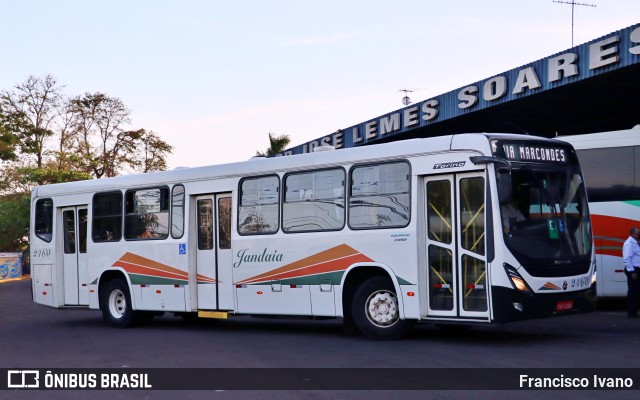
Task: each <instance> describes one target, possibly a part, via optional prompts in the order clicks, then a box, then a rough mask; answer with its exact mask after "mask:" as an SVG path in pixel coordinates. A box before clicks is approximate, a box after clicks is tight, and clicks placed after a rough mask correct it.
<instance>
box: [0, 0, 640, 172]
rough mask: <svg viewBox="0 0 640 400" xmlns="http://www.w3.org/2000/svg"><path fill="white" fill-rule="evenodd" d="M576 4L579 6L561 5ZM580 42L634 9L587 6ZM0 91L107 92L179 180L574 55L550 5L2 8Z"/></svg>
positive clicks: (35, 2)
mask: <svg viewBox="0 0 640 400" xmlns="http://www.w3.org/2000/svg"><path fill="white" fill-rule="evenodd" d="M568 1H569V2H571V0H568ZM578 2H579V3H588V4H593V5H595V6H596V7H590V6H577V5H576V6H575V8H574V18H573V21H574V28H573V32H574V45H576V46H577V45H579V44H582V43H585V42H588V41H590V40H593V39H596V38H598V37H600V36H603V35H606V34H608V33H611V32H613V31H617V30H620V29H623V28H626V27H628V26H630V25H633V24H635V23H637V22H639V21H638V19H639V17H640V0H584V1H582V0H580V1H578ZM0 7H1V8H0V10H1V11H0V43H2V45H1V46H0V49H1V50H0V51H1V52H2V55H1V56H0V89H11V87H13V86H15V85H16V84H18V83H22V82H24V81H25V80H26V78H27V77H28V76H31V75H33V76H44V75H47V74H50V75H53V76H54V77H55V78H56V79H57V81H58V82H59V83H60V84H61V85H64V86H65V87H64V93H65V94H66V95H67V96H71V97H74V96H77V95H81V94H84V93H85V92H90V93H95V92H101V93H106V94H108V95H109V96H112V97H117V98H119V99H121V100H122V101H123V102H124V103H125V104H126V106H127V107H128V108H129V109H130V110H131V117H132V124H131V127H130V128H131V129H139V128H144V129H147V130H151V131H153V132H155V133H156V134H158V135H159V136H160V137H161V138H162V139H163V140H164V141H166V142H168V143H169V144H171V145H172V146H174V150H173V153H172V154H171V155H170V156H169V157H168V166H169V168H170V169H173V168H176V167H190V166H201V165H212V164H219V163H226V162H235V161H243V160H247V159H249V158H250V157H252V156H254V155H255V153H256V151H257V150H260V151H264V150H266V149H267V147H268V146H269V140H268V134H269V133H270V132H271V133H273V134H276V135H282V134H286V135H289V137H290V138H291V146H295V145H299V144H302V143H304V142H307V141H309V140H313V139H316V138H319V137H321V136H324V135H328V134H331V133H333V132H335V131H336V130H338V129H344V128H347V127H350V126H353V125H356V124H359V123H361V122H364V121H366V120H369V119H372V118H374V117H377V116H379V115H382V114H385V113H388V112H391V111H394V110H396V109H399V108H402V107H404V106H403V104H402V98H403V97H404V96H405V93H404V92H401V89H409V90H412V92H411V93H408V94H409V96H410V97H411V99H412V101H414V102H418V101H421V100H424V99H428V98H431V97H434V96H438V95H440V94H443V93H446V92H450V91H452V90H455V89H458V88H461V87H464V86H466V85H468V84H471V83H474V82H476V81H479V80H481V79H484V78H487V77H490V76H493V75H497V74H500V73H502V72H504V71H508V70H510V69H513V68H517V67H519V66H521V65H523V64H527V63H529V62H532V61H535V60H538V59H541V58H544V57H547V56H549V55H551V54H554V53H558V52H561V51H564V50H566V49H568V48H570V47H571V40H572V6H571V5H568V4H561V3H556V2H553V1H552V0H419V1H414V0H406V1H402V0H399V1H390V0H387V1H381V0H367V1H361V0H341V1H334V0H323V1H318V0H292V1H287V0H237V1H229V0H225V1H218V0H201V1H200V0H198V1H196V0H179V1H178V0H175V1H166V0H124V1H123V0H110V1H102V0H93V1H85V0H24V1H15V0H0Z"/></svg>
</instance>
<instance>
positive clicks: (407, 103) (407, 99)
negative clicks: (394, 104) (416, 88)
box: [398, 89, 413, 106]
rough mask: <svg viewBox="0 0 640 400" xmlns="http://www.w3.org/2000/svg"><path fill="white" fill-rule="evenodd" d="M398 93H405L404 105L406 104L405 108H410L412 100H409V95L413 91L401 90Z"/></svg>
mask: <svg viewBox="0 0 640 400" xmlns="http://www.w3.org/2000/svg"><path fill="white" fill-rule="evenodd" d="M398 92H404V97H403V98H402V104H404V105H405V106H408V105H409V104H411V99H410V98H409V95H408V93H411V92H413V90H411V89H400V90H398Z"/></svg>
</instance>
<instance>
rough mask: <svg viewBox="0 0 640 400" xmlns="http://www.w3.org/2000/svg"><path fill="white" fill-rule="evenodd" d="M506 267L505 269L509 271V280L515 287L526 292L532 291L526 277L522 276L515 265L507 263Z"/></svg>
mask: <svg viewBox="0 0 640 400" xmlns="http://www.w3.org/2000/svg"><path fill="white" fill-rule="evenodd" d="M504 269H505V271H507V276H508V277H509V280H510V281H511V284H512V285H513V288H514V289H516V290H518V291H520V292H524V293H530V292H532V290H531V288H530V287H529V285H527V282H525V280H524V278H522V276H520V274H519V273H518V271H517V270H516V269H515V268H514V267H512V266H511V265H509V264H507V263H505V264H504Z"/></svg>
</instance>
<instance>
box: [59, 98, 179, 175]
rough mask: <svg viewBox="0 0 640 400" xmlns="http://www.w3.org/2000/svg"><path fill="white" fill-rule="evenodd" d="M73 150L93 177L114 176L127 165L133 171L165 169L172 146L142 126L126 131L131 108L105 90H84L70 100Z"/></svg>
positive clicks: (84, 168)
mask: <svg viewBox="0 0 640 400" xmlns="http://www.w3.org/2000/svg"><path fill="white" fill-rule="evenodd" d="M71 112H72V113H73V114H74V117H73V123H72V125H73V129H74V132H75V138H76V150H77V153H78V154H79V155H80V156H81V159H80V160H78V162H80V163H82V168H83V170H84V171H85V172H88V173H90V174H91V175H92V176H94V177H96V178H102V177H113V176H116V175H118V174H120V173H122V172H124V171H125V169H126V168H130V169H131V170H132V171H135V172H150V171H158V170H162V169H166V159H165V157H166V155H167V154H168V153H170V152H171V150H172V149H173V147H172V146H171V145H169V144H168V143H166V142H164V141H162V140H161V139H160V138H159V137H158V136H157V135H156V134H155V133H153V132H147V131H146V130H145V129H138V130H125V127H126V126H127V125H128V124H129V123H130V122H131V119H130V117H129V115H130V111H129V110H128V109H127V108H126V106H125V105H124V103H123V102H122V100H120V99H118V98H116V97H110V96H107V95H106V94H104V93H94V94H92V93H85V94H84V95H83V96H78V97H76V98H74V99H72V100H71Z"/></svg>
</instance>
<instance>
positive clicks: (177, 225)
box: [171, 185, 184, 239]
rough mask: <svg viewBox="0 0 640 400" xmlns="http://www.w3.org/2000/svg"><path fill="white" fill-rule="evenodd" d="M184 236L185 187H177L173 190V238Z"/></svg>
mask: <svg viewBox="0 0 640 400" xmlns="http://www.w3.org/2000/svg"><path fill="white" fill-rule="evenodd" d="M182 235H184V186H182V185H175V186H174V187H173V189H172V190H171V237H172V238H174V239H180V238H181V237H182Z"/></svg>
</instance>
